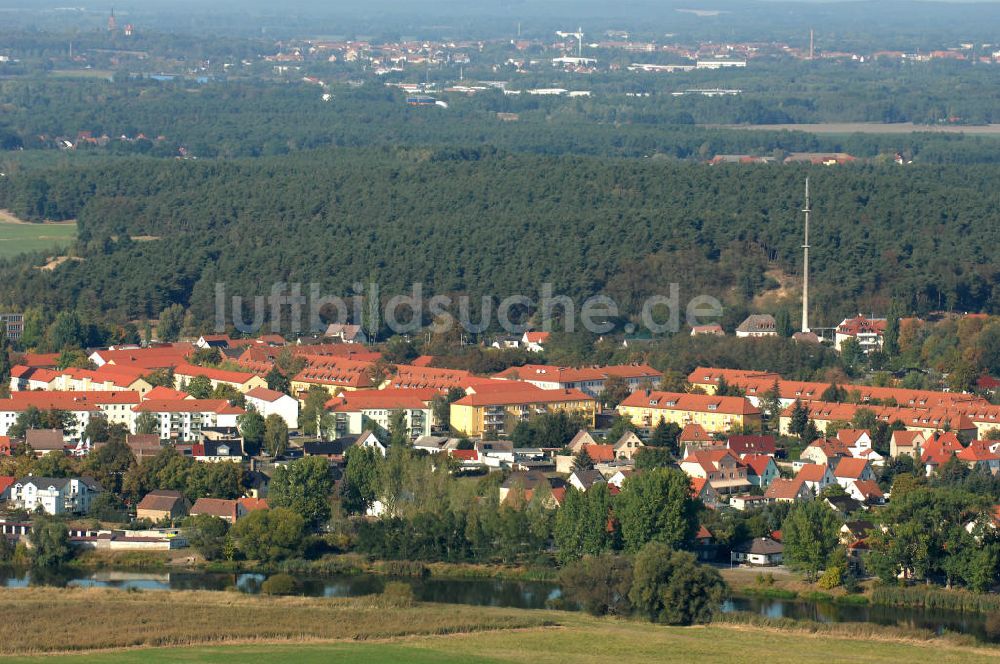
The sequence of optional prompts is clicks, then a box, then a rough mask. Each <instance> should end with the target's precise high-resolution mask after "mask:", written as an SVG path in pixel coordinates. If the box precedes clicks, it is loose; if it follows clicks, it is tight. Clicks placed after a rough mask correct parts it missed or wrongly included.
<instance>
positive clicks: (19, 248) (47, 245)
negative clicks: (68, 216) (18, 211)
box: [0, 210, 76, 258]
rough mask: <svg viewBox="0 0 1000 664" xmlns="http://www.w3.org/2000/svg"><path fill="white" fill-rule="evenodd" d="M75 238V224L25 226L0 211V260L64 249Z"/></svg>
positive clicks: (25, 224)
mask: <svg viewBox="0 0 1000 664" xmlns="http://www.w3.org/2000/svg"><path fill="white" fill-rule="evenodd" d="M75 238H76V223H74V222H61V223H58V224H52V223H46V224H27V223H24V222H22V221H19V220H18V219H16V218H14V217H12V216H11V215H10V214H9V213H7V212H4V211H3V210H0V258H9V257H11V256H16V255H18V254H24V253H29V252H33V251H55V250H58V249H64V248H66V247H68V246H69V245H70V244H72V243H73V240H74V239H75Z"/></svg>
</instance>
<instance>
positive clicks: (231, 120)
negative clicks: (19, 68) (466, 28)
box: [0, 65, 997, 163]
mask: <svg viewBox="0 0 1000 664" xmlns="http://www.w3.org/2000/svg"><path fill="white" fill-rule="evenodd" d="M789 66H793V65H789ZM778 71H779V70H776V71H775V72H772V73H771V74H769V75H768V76H764V77H763V78H756V79H754V80H756V81H757V83H755V85H756V86H757V87H758V88H759V92H757V93H755V94H747V95H744V96H740V97H727V98H721V99H720V98H711V99H708V98H701V97H682V98H675V97H673V96H671V95H669V94H666V91H664V90H659V91H658V92H656V93H655V94H654V96H652V97H650V98H648V99H644V98H636V97H630V98H626V97H625V96H624V94H623V92H622V91H620V90H617V89H612V90H610V91H609V93H610V96H609V94H605V93H602V94H597V95H595V96H594V97H592V98H586V99H575V100H567V99H564V98H553V97H535V96H530V95H525V96H521V97H512V96H507V95H504V94H503V93H501V92H499V91H496V92H484V93H480V94H478V95H476V96H474V97H466V96H464V95H445V98H447V99H448V101H449V103H450V104H451V107H450V108H449V109H447V110H445V109H441V108H418V109H414V108H410V107H407V106H406V105H405V104H404V94H403V93H402V92H401V91H399V90H396V89H393V88H387V87H386V86H385V85H384V84H383V83H382V82H381V81H376V82H369V83H367V84H365V85H363V86H361V87H357V88H355V87H351V86H347V85H337V86H335V87H334V88H333V94H334V97H333V99H332V100H331V101H329V102H324V101H323V100H322V99H321V94H322V90H321V89H320V88H318V87H317V86H312V85H304V84H301V83H298V82H296V83H274V82H267V81H260V80H258V81H246V80H233V81H229V82H225V83H213V84H206V85H194V84H193V83H190V82H181V81H178V82H175V83H171V82H155V81H149V80H130V79H129V78H128V76H127V75H122V76H117V77H116V80H115V82H113V83H112V82H108V81H99V80H94V81H79V80H76V81H58V80H14V79H12V80H7V81H3V82H2V83H0V103H3V104H4V105H5V107H6V109H7V111H6V113H5V116H4V118H3V120H2V124H0V135H6V136H7V138H4V139H3V141H4V143H3V144H4V145H7V146H8V149H15V148H17V147H21V146H23V147H25V148H27V149H41V148H50V149H54V148H55V147H56V143H55V141H54V139H55V138H56V137H60V136H63V137H68V138H70V139H74V138H75V137H76V136H77V134H78V133H79V132H83V131H89V132H92V133H93V135H94V136H101V135H102V134H107V135H108V136H109V137H111V138H113V139H116V138H117V137H119V136H121V135H123V134H124V135H126V136H129V137H135V136H137V135H139V134H140V133H141V134H145V135H146V136H147V137H149V138H150V139H156V138H158V137H163V140H160V141H156V142H154V141H152V140H150V141H139V142H135V143H123V142H121V141H117V140H113V141H111V143H110V144H109V145H108V146H106V147H103V148H97V147H86V148H81V149H86V150H88V151H95V152H99V153H102V154H115V153H142V154H150V155H153V156H161V157H162V156H176V155H177V154H178V150H179V148H181V147H184V148H185V149H186V151H187V153H188V154H190V155H194V156H197V157H201V158H206V157H247V156H263V155H281V154H288V153H290V152H296V151H301V150H308V149H312V148H317V147H324V146H340V147H366V146H397V145H401V144H402V145H424V146H436V147H443V146H477V145H482V144H483V143H488V144H490V145H494V146H497V147H499V148H503V149H506V150H512V151H516V152H530V153H539V154H547V155H563V154H588V155H602V156H623V157H654V156H659V157H665V158H671V159H693V160H702V159H705V158H709V157H712V156H713V155H715V154H720V153H727V154H729V153H754V154H764V155H769V154H772V153H785V152H801V151H844V152H850V153H852V154H855V155H857V156H862V157H874V156H877V155H880V154H889V155H891V154H894V153H896V152H897V151H899V152H902V153H904V155H906V156H908V157H913V158H916V159H917V160H918V161H923V162H929V163H942V162H947V163H982V162H995V161H996V160H997V157H996V151H995V150H993V149H992V145H993V144H992V142H991V141H990V140H989V139H988V138H986V139H984V138H980V137H967V136H959V135H941V134H914V135H881V136H880V135H868V134H855V135H852V136H834V137H831V136H816V135H812V134H806V133H800V132H777V131H774V132H768V131H760V132H756V131H755V132H749V131H741V130H724V129H713V128H706V127H700V126H696V125H695V123H733V122H737V123H738V122H752V123H774V122H809V121H815V120H820V119H837V120H855V119H870V120H873V121H879V122H881V121H892V122H900V121H905V120H907V119H914V118H916V119H917V121H918V122H932V121H933V122H936V121H937V120H939V119H940V118H939V117H936V116H938V115H939V113H941V112H944V113H946V115H944V116H942V117H951V115H950V114H955V113H958V111H956V110H955V109H954V108H951V107H946V108H939V107H934V109H933V110H929V111H927V112H926V113H924V115H922V116H920V117H917V114H914V113H908V114H907V113H892V112H888V111H885V110H883V111H880V112H881V113H882V116H883V117H875V116H876V115H878V112H876V111H872V112H871V113H867V114H864V116H863V117H861V118H859V117H858V116H857V114H856V113H854V112H853V109H854V108H855V107H856V106H857V105H859V104H861V102H858V103H857V104H845V105H842V106H838V107H837V109H836V110H835V111H831V112H829V113H826V114H825V115H824V116H822V117H821V116H819V115H817V114H815V113H813V114H809V113H797V112H795V111H796V109H803V108H807V107H808V106H809V104H812V103H814V102H812V101H807V100H808V99H811V98H812V97H811V96H812V95H818V94H821V93H822V91H816V90H813V89H812V88H811V87H809V88H808V89H803V90H793V91H790V92H788V93H787V94H786V95H782V94H780V93H777V94H776V93H775V92H774V91H773V90H772V89H771V88H772V85H773V84H777V83H776V80H775V78H776V77H777V80H779V81H780V80H783V79H781V77H779V76H778ZM877 80H878V79H875V80H873V81H870V82H869V83H868V85H869V86H874V85H876V82H877ZM942 80H950V79H947V77H938V78H936V79H934V81H933V82H932V83H931V84H930V85H932V87H933V86H938V87H940V85H941V81H942ZM642 81H645V83H641V82H642ZM636 84H639V85H640V87H641V85H656V86H659V85H660V84H659V83H654V82H653V81H652V80H651V79H647V78H642V77H640V78H637V79H636ZM727 84H729V83H727V82H726V81H721V82H715V83H712V82H710V81H709V82H706V85H709V86H713V85H727ZM622 85H624V84H623V83H621V82H619V83H617V84H615V86H616V88H617V87H621V86H622ZM692 85H693V84H692ZM732 85H736V84H735V82H733V83H732ZM844 85H847V83H846V82H845V83H844ZM683 86H687V84H683ZM683 86H682V87H683ZM571 87H572V86H571ZM625 87H626V88H628V89H630V90H631V89H633V88H634V87H635V86H634V85H625ZM839 87H840V86H838V87H837V90H836V91H835V92H831V93H830V94H839ZM969 87H974V86H973V85H972V84H969ZM657 89H659V88H658V87H657ZM865 89H867V88H865ZM863 91H864V90H863ZM938 96H939V97H942V96H946V93H945V92H942V93H941V94H939V95H938ZM965 98H966V97H964V96H963V97H961V99H965ZM920 99H924V97H920ZM872 103H874V102H872ZM889 105H890V102H885V103H882V104H881V105H880V106H879V108H888V107H889ZM848 111H852V112H850V113H848ZM498 112H514V113H518V114H519V115H520V116H521V118H520V120H519V121H518V122H502V121H500V120H498V119H497V117H496V113H498ZM868 116H871V117H868ZM963 118H964V119H967V120H970V121H971V120H977V118H978V120H977V121H987V120H989V119H990V118H987V117H986V116H983V115H982V114H979V115H969V114H966V115H964V116H963Z"/></svg>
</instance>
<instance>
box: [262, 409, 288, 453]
mask: <svg viewBox="0 0 1000 664" xmlns="http://www.w3.org/2000/svg"><path fill="white" fill-rule="evenodd" d="M264 447H265V449H267V453H268V454H270V455H271V456H272V457H276V456H281V455H282V454H284V453H285V450H286V449H288V424H286V423H285V420H284V418H282V417H281V415H278V414H276V413H272V414H271V415H268V416H267V419H266V420H264Z"/></svg>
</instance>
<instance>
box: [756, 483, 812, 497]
mask: <svg viewBox="0 0 1000 664" xmlns="http://www.w3.org/2000/svg"><path fill="white" fill-rule="evenodd" d="M812 496H813V493H812V491H810V490H809V487H807V486H806V483H805V481H804V480H802V479H800V478H795V479H790V480H786V479H781V478H779V479H776V480H774V481H773V482H771V486H769V487H767V491H765V492H764V498H766V499H767V500H768V501H770V502H775V503H796V502H801V501H803V500H809V499H810V498H812Z"/></svg>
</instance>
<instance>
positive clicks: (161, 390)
mask: <svg viewBox="0 0 1000 664" xmlns="http://www.w3.org/2000/svg"><path fill="white" fill-rule="evenodd" d="M191 398H192V396H191V395H190V394H188V393H187V392H181V391H180V390H172V389H170V388H169V387H163V386H162V385H157V386H156V387H154V388H153V389H151V390H150V391H149V392H146V396H145V400H146V401H157V400H163V399H170V400H177V399H191Z"/></svg>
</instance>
